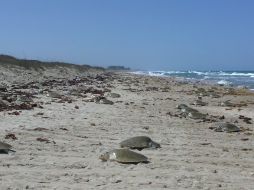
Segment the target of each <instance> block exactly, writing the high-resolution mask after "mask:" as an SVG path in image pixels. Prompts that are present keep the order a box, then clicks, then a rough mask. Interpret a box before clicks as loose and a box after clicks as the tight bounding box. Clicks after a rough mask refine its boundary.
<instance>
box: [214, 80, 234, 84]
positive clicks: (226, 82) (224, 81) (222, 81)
mask: <svg viewBox="0 0 254 190" xmlns="http://www.w3.org/2000/svg"><path fill="white" fill-rule="evenodd" d="M217 84H221V85H229V84H231V82H229V81H226V80H220V81H218V82H217Z"/></svg>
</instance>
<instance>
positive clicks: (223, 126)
mask: <svg viewBox="0 0 254 190" xmlns="http://www.w3.org/2000/svg"><path fill="white" fill-rule="evenodd" d="M214 131H216V132H228V133H232V132H239V131H241V129H240V128H239V127H237V126H236V125H234V124H232V123H218V124H216V126H215V129H214Z"/></svg>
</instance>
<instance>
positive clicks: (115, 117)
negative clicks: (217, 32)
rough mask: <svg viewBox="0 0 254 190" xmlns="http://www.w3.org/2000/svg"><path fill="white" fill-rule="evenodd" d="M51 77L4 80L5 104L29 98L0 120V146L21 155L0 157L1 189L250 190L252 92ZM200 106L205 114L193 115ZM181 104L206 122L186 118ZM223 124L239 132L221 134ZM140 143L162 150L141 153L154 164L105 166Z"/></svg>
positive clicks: (113, 77)
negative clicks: (128, 144) (132, 141)
mask: <svg viewBox="0 0 254 190" xmlns="http://www.w3.org/2000/svg"><path fill="white" fill-rule="evenodd" d="M52 73H53V74H52V76H50V79H49V77H42V78H39V77H38V75H36V76H35V75H31V74H27V75H24V76H23V77H24V78H23V79H24V80H21V79H20V78H19V79H17V80H16V81H15V80H11V79H13V78H14V77H13V76H12V75H9V74H8V72H7V71H6V72H5V73H4V74H3V73H2V76H4V77H5V78H1V79H2V83H3V84H6V85H7V87H6V89H5V88H2V91H1V97H2V99H4V98H3V97H6V96H7V97H12V95H10V94H13V93H17V94H18V95H16V96H14V95H13V97H19V94H21V92H23V93H26V96H27V97H28V96H29V97H32V103H31V101H25V102H26V103H25V104H23V107H22V106H21V105H20V104H19V105H15V106H14V105H12V107H8V108H5V109H3V110H2V111H1V112H0V130H1V133H0V141H2V142H5V143H8V144H10V145H12V146H13V150H15V151H16V152H15V153H9V154H0V187H1V188H0V189H97V190H98V189H207V190H208V189H228V190H240V189H241V190H250V189H253V187H254V159H253V158H254V152H253V149H254V148H253V147H254V146H253V145H254V132H253V129H254V124H253V119H254V94H253V93H251V92H249V91H248V90H246V89H234V88H228V87H223V86H211V85H202V84H199V83H195V84H194V83H186V82H181V81H179V80H176V79H174V78H166V77H165V78H161V77H149V76H141V75H134V74H129V73H121V72H120V73H117V72H116V73H107V72H106V73H99V74H98V73H92V74H89V75H88V74H87V75H84V76H80V77H74V74H76V73H74V74H73V76H71V75H70V76H66V78H59V77H57V76H55V79H54V72H52ZM8 76H11V77H8ZM19 76H21V75H19ZM18 81H22V82H19V83H18ZM52 92H55V93H56V94H53V93H52ZM110 93H117V94H119V95H120V97H118V98H114V97H111V96H110ZM98 97H106V99H107V100H110V101H112V102H113V104H112V105H111V104H104V103H102V102H101V101H100V98H99V101H98ZM198 97H201V98H202V101H203V102H205V103H206V105H205V106H197V105H195V104H194V105H192V103H193V102H194V101H195V100H196V99H197V98H198ZM201 98H200V99H201ZM0 100H1V99H0ZM227 100H230V102H231V104H230V105H223V104H222V102H225V101H227ZM2 101H4V102H5V103H6V100H2ZM9 101H12V100H9ZM15 101H16V102H17V100H15ZM20 101H23V102H24V100H20ZM28 102H29V103H28ZM179 104H186V105H188V106H190V107H191V108H194V109H196V110H198V111H199V112H200V113H203V114H207V115H206V116H207V117H206V119H193V118H190V117H188V116H186V115H184V114H182V113H181V111H180V110H179V109H177V108H176V107H177V105H179ZM24 105H25V106H27V107H25V108H26V109H24ZM30 105H32V107H31V106H30ZM244 118H249V119H244ZM217 122H230V123H233V124H235V125H236V126H237V127H239V128H240V129H241V131H240V132H234V133H227V132H216V131H214V124H215V123H217ZM140 135H145V136H149V137H150V138H152V139H153V140H154V141H156V142H158V143H160V145H161V148H159V149H144V150H142V151H140V152H139V151H137V152H139V153H141V154H143V155H145V156H147V157H148V158H149V163H147V164H145V163H139V164H137V165H135V164H121V163H118V162H114V161H108V162H102V161H101V160H100V159H99V156H100V155H101V154H102V153H104V152H106V151H108V150H111V149H114V148H119V143H120V142H121V141H123V140H125V139H127V138H130V137H134V136H140Z"/></svg>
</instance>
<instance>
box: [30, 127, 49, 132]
mask: <svg viewBox="0 0 254 190" xmlns="http://www.w3.org/2000/svg"><path fill="white" fill-rule="evenodd" d="M33 130H34V131H48V130H49V129H47V128H44V127H36V128H34V129H33Z"/></svg>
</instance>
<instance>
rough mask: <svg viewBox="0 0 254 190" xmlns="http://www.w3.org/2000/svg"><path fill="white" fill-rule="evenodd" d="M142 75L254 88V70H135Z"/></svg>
mask: <svg viewBox="0 0 254 190" xmlns="http://www.w3.org/2000/svg"><path fill="white" fill-rule="evenodd" d="M132 73H135V74H141V75H150V76H163V77H177V78H181V79H184V80H187V81H199V82H204V83H213V84H215V83H217V84H220V85H225V86H235V87H239V86H241V87H246V88H249V89H251V90H254V71H135V72H132Z"/></svg>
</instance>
